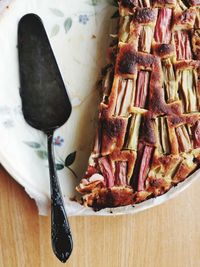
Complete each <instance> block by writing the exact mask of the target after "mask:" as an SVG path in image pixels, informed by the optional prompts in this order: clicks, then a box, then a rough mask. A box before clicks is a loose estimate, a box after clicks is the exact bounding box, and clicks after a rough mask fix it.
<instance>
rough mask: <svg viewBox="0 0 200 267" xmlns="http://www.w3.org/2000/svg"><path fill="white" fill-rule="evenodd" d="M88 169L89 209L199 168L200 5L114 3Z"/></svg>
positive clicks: (161, 186) (156, 188)
mask: <svg viewBox="0 0 200 267" xmlns="http://www.w3.org/2000/svg"><path fill="white" fill-rule="evenodd" d="M119 14H120V17H119V23H118V38H117V41H115V42H113V45H111V46H110V47H109V60H110V62H109V65H108V66H107V67H106V68H105V69H104V71H103V78H102V82H101V93H102V100H101V103H100V105H99V119H98V127H97V130H96V136H95V142H94V147H93V151H92V153H91V156H90V159H89V164H88V169H87V171H86V173H85V175H84V177H83V179H82V180H81V182H80V184H79V185H78V186H77V190H78V192H80V193H81V194H82V195H83V202H84V205H87V206H90V207H93V208H94V209H95V210H98V209H101V208H105V207H117V206H124V205H129V204H131V205H132V204H135V203H139V202H141V201H144V200H146V199H148V198H151V197H155V196H158V195H161V194H164V193H165V192H167V191H168V190H169V189H170V188H171V187H172V186H174V185H176V184H178V183H179V182H181V181H183V180H185V179H186V178H187V177H188V176H189V175H190V174H191V173H192V172H194V171H195V170H196V169H198V167H199V162H200V61H199V59H200V2H199V0H198V1H197V0H191V1H190V0H188V1H181V0H167V1H166V0H152V1H149V0H121V1H119Z"/></svg>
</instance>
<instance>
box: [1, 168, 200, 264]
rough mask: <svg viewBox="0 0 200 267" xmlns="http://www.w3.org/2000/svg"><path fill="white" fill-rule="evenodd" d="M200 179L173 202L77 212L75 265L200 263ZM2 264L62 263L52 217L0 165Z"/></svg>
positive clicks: (73, 224) (74, 222)
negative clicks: (96, 213)
mask: <svg viewBox="0 0 200 267" xmlns="http://www.w3.org/2000/svg"><path fill="white" fill-rule="evenodd" d="M199 191H200V179H199V181H197V182H194V183H193V184H192V186H191V187H190V188H189V189H187V190H186V191H184V192H183V193H181V194H180V195H179V196H178V197H177V198H175V199H173V200H170V201H168V203H166V204H163V205H161V206H158V207H155V208H152V209H150V210H147V211H144V212H140V213H138V214H136V215H128V216H120V217H72V218H70V219H69V220H70V224H71V228H72V232H73V238H74V250H73V253H72V255H71V257H70V259H69V261H68V262H67V263H66V264H65V266H70V267H100V266H104V267H199V266H200V209H199V207H200V193H199ZM0 218H1V223H0V267H57V266H64V265H63V264H62V263H59V262H58V260H57V259H56V258H55V257H54V255H53V253H52V251H51V245H50V220H49V218H48V217H40V216H38V213H37V208H36V205H35V203H34V201H33V200H31V199H30V198H29V197H28V196H27V194H26V193H25V192H24V189H23V188H22V187H21V186H20V185H18V184H17V183H16V182H15V181H14V180H13V179H11V177H10V176H9V175H8V174H7V172H6V171H5V170H4V169H3V168H2V167H0Z"/></svg>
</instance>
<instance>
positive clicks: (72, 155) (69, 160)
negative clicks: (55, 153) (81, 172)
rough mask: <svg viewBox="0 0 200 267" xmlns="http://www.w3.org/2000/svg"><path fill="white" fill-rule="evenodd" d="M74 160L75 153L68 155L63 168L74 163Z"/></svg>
mask: <svg viewBox="0 0 200 267" xmlns="http://www.w3.org/2000/svg"><path fill="white" fill-rule="evenodd" d="M75 159H76V151H74V152H72V153H70V154H69V155H68V156H67V157H66V159H65V166H66V167H68V166H70V165H72V164H73V163H74V161H75Z"/></svg>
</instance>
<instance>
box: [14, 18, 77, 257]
mask: <svg viewBox="0 0 200 267" xmlns="http://www.w3.org/2000/svg"><path fill="white" fill-rule="evenodd" d="M18 57H19V74H20V96H21V100H22V111H23V115H24V118H25V120H26V122H27V123H28V124H29V125H31V126H32V127H34V128H36V129H38V130H41V131H43V132H44V133H45V134H46V135H47V140H48V141H47V146H48V160H49V173H50V188H51V239H52V248H53V251H54V253H55V255H56V256H57V258H58V259H59V260H60V261H62V262H66V260H67V259H68V258H69V256H70V254H71V252H72V247H73V243H72V236H71V231H70V226H69V223H68V219H67V215H66V211H65V208H64V202H63V198H62V194H61V189H60V185H59V181H58V177H57V173H56V168H55V162H54V153H53V145H52V141H53V133H54V131H55V129H57V128H59V127H60V126H62V125H63V124H64V123H65V122H66V121H67V120H68V118H69V116H70V114H71V103H70V100H69V97H68V95H67V91H66V88H65V85H64V82H63V79H62V77H61V74H60V71H59V68H58V66H57V63H56V60H55V57H54V54H53V51H52V49H51V46H50V43H49V40H48V37H47V34H46V32H45V29H44V26H43V23H42V21H41V19H40V18H39V17H38V16H37V15H35V14H27V15H25V16H23V17H22V18H21V20H20V21H19V24H18Z"/></svg>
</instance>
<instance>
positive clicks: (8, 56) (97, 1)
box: [0, 0, 197, 215]
mask: <svg viewBox="0 0 200 267" xmlns="http://www.w3.org/2000/svg"><path fill="white" fill-rule="evenodd" d="M8 2H9V1H8V0H6V1H4V0H3V1H1V2H0V3H1V6H0V11H2V9H3V8H4V7H5V5H6V4H7V3H8ZM111 2H112V1H111ZM111 2H110V1H106V0H74V1H71V0H65V1H63V0H43V1H41V0H29V1H27V0H12V1H11V3H10V5H9V6H8V7H7V8H5V10H4V11H3V13H1V15H0V51H1V54H0V56H1V60H0V77H1V78H0V88H1V90H0V133H1V134H0V137H1V138H0V162H1V163H2V164H3V165H4V166H5V168H6V169H7V170H8V172H9V173H10V174H11V175H12V176H13V178H14V179H15V180H16V181H18V182H19V183H20V184H21V185H22V186H24V188H25V190H26V192H27V193H28V194H29V195H30V196H31V197H32V198H34V199H35V201H36V203H37V205H38V209H39V213H40V214H46V213H47V211H48V206H49V174H48V162H47V152H46V137H45V135H44V134H43V133H41V132H39V131H37V130H35V129H33V128H31V127H29V126H28V125H27V124H26V123H25V121H24V119H23V116H22V113H21V102H20V97H19V78H18V61H17V47H16V45H17V23H18V21H19V19H20V18H21V17H22V16H23V15H24V14H26V13H36V14H38V15H39V16H41V18H42V20H43V22H44V25H45V28H46V30H47V33H48V35H49V39H50V42H51V45H52V47H53V50H54V53H55V56H56V58H57V62H58V65H59V67H60V70H61V73H62V76H63V79H64V82H65V84H66V87H67V90H68V93H69V95H70V98H71V101H72V105H73V112H72V115H71V117H70V119H69V121H68V122H67V124H66V125H64V126H63V127H62V128H61V129H59V130H58V131H56V132H55V139H54V148H55V155H56V163H57V167H58V169H59V170H58V175H59V179H60V183H61V188H62V191H63V194H64V200H65V203H66V209H67V212H68V214H69V215H109V214H111V213H110V211H111V210H112V214H124V213H126V214H127V213H135V212H138V211H140V210H144V209H146V208H149V207H152V206H155V205H158V204H160V203H162V202H164V201H166V200H167V199H169V198H171V197H173V196H175V195H176V194H177V193H179V192H180V191H181V190H183V189H185V188H186V187H187V186H188V185H189V184H190V183H191V181H193V180H195V179H197V175H196V174H195V175H192V176H191V177H190V178H189V179H187V180H186V181H185V182H183V183H181V184H180V185H178V186H177V187H176V188H173V189H172V190H170V191H169V192H168V193H167V194H165V195H163V196H161V197H158V198H156V199H150V200H148V201H146V202H144V203H141V204H139V205H136V206H135V207H132V206H127V207H121V208H115V209H104V210H101V211H99V212H94V211H93V210H92V209H90V208H84V207H82V206H81V205H79V204H78V203H76V202H73V201H70V197H73V196H74V195H75V190H74V188H75V186H76V185H77V184H78V181H79V179H80V178H81V176H82V175H83V173H84V171H85V169H86V166H87V161H88V157H89V153H90V147H91V144H92V140H93V135H94V129H95V123H94V122H95V116H96V112H97V105H98V97H97V94H98V93H97V90H96V89H95V84H96V81H97V79H98V77H99V73H100V69H101V67H102V66H103V65H104V64H105V55H106V48H107V46H108V32H109V25H110V24H111V19H110V17H111V15H112V14H113V13H114V12H115V8H114V7H113V5H112V4H111ZM74 152H75V153H74ZM66 158H67V159H66ZM65 163H66V164H65ZM65 165H68V166H67V167H66V166H65ZM76 176H77V177H78V178H77V177H76Z"/></svg>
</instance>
